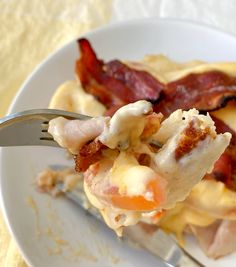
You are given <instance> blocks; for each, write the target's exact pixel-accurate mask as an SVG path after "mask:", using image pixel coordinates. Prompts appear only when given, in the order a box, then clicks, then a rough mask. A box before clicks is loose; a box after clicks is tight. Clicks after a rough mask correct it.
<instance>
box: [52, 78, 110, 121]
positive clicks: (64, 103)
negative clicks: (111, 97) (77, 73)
mask: <svg viewBox="0 0 236 267" xmlns="http://www.w3.org/2000/svg"><path fill="white" fill-rule="evenodd" d="M49 108H55V109H62V110H67V111H70V112H76V113H80V114H83V115H88V116H92V117H95V116H101V115H102V114H104V112H105V110H106V108H105V106H104V105H103V104H101V103H100V102H99V101H98V100H96V99H95V98H94V96H92V95H90V94H87V93H85V92H84V90H83V88H82V87H81V85H80V83H79V82H78V81H67V82H65V83H63V84H62V85H61V86H60V87H59V88H58V89H57V90H56V92H55V93H54V95H53V97H52V99H51V101H50V104H49Z"/></svg>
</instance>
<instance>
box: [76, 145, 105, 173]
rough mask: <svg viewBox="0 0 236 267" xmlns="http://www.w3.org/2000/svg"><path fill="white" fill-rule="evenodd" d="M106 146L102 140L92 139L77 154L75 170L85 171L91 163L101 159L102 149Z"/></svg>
mask: <svg viewBox="0 0 236 267" xmlns="http://www.w3.org/2000/svg"><path fill="white" fill-rule="evenodd" d="M104 147H105V145H104V144H102V143H101V142H100V141H92V142H90V143H88V144H86V145H84V146H83V147H82V148H81V149H80V152H79V154H78V155H76V156H75V170H76V171H77V172H85V171H86V170H87V169H88V167H89V166H90V165H92V164H94V163H95V162H97V161H99V160H100V159H101V157H102V154H101V149H102V148H104Z"/></svg>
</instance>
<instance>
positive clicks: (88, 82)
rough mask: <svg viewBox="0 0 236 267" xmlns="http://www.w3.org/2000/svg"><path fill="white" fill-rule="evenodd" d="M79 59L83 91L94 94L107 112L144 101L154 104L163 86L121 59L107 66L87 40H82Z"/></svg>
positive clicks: (79, 75) (146, 73) (79, 42)
mask: <svg viewBox="0 0 236 267" xmlns="http://www.w3.org/2000/svg"><path fill="white" fill-rule="evenodd" d="M78 45H79V49H80V55H81V56H80V58H79V59H78V60H77V62H76V74H77V75H78V77H79V79H80V82H81V84H82V86H83V88H84V90H85V91H86V92H88V93H90V94H92V95H94V96H95V97H96V98H97V99H98V100H99V101H100V102H101V103H103V104H104V105H105V106H106V107H107V108H108V109H112V110H113V112H115V111H116V110H117V109H118V108H119V107H121V106H123V105H125V104H128V103H132V102H136V101H138V100H141V99H145V100H149V101H151V102H155V101H157V100H158V99H159V97H160V93H161V91H162V90H163V88H164V85H163V84H162V83H161V82H159V81H158V80H157V79H155V78H154V77H153V76H152V75H151V74H149V73H148V72H146V71H139V70H135V69H132V68H130V67H128V66H126V65H125V64H123V63H122V62H120V61H119V60H113V61H110V62H108V63H104V62H103V61H102V60H99V59H98V58H97V56H96V54H95V52H94V50H93V48H92V46H91V45H90V43H89V41H88V40H86V39H79V40H78Z"/></svg>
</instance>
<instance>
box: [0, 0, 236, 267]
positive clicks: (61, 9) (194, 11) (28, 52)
mask: <svg viewBox="0 0 236 267" xmlns="http://www.w3.org/2000/svg"><path fill="white" fill-rule="evenodd" d="M235 14H236V1H235V0H218V1H215V0H41V1H39V0H0V36H1V40H0V62H1V64H0V117H2V116H4V115H5V114H6V112H7V109H8V108H9V105H10V103H11V101H12V99H13V98H14V96H15V94H16V93H17V91H18V90H19V88H20V87H21V85H22V83H23V82H24V80H25V79H26V78H27V76H28V75H29V74H30V73H31V72H32V71H33V69H34V68H35V67H36V66H37V65H38V64H39V63H40V62H41V61H42V60H44V59H45V58H46V57H47V56H48V55H49V54H50V53H52V52H54V51H56V50H57V49H59V48H60V47H62V46H63V45H64V44H66V43H67V42H69V41H71V40H73V39H75V38H77V37H79V36H81V35H83V33H85V32H87V31H90V30H91V29H94V28H97V27H101V26H104V25H106V24H109V23H114V22H117V21H125V20H131V19H135V18H148V17H155V18H178V19H183V20H191V21H195V22H199V23H205V24H207V25H211V26H214V27H217V28H219V29H221V30H224V31H227V32H229V33H232V34H236V18H235ZM0 266H2V267H16V266H17V267H23V266H26V264H25V263H24V261H23V259H22V257H21V255H20V254H19V252H18V249H17V248H16V245H15V243H14V241H13V240H12V239H11V237H10V235H9V233H8V231H7V229H6V226H5V224H4V222H3V219H2V215H1V213H0Z"/></svg>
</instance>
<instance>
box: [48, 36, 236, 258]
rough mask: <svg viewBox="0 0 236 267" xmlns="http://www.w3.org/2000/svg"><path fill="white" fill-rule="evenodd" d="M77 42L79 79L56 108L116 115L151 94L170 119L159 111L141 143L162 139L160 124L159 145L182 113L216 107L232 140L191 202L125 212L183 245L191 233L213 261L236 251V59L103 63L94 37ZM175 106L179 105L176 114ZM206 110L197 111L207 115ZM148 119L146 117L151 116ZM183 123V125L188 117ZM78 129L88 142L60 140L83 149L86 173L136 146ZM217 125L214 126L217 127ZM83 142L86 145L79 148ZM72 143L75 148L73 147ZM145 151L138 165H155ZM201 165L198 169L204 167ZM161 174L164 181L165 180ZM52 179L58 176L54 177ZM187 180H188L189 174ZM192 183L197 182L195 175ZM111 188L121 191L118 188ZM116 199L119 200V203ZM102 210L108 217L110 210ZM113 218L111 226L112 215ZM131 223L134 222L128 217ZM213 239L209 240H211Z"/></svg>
mask: <svg viewBox="0 0 236 267" xmlns="http://www.w3.org/2000/svg"><path fill="white" fill-rule="evenodd" d="M78 46H79V49H80V58H79V59H78V60H77V62H76V70H75V72H76V77H77V79H76V80H75V81H66V82H65V83H64V84H63V85H61V86H60V87H59V88H58V90H57V91H56V92H55V94H54V96H53V98H52V100H51V102H50V105H49V107H50V108H57V109H66V110H68V111H74V112H77V113H81V114H85V115H90V116H92V117H99V116H100V117H101V116H106V115H107V116H112V115H113V114H114V113H115V112H116V111H117V110H118V109H119V108H121V107H122V106H124V105H127V104H129V103H134V102H136V101H139V100H143V99H145V100H147V101H149V102H151V103H153V110H154V111H155V112H157V114H159V112H160V113H162V114H163V118H162V119H161V118H160V115H157V116H159V120H158V119H156V118H155V119H154V120H153V121H154V122H155V123H157V126H158V125H159V126H158V127H156V126H155V127H150V128H146V130H145V132H144V133H143V135H142V138H141V139H140V140H141V141H140V142H141V143H143V142H144V141H145V142H150V140H148V138H147V139H145V138H143V137H144V136H145V135H147V136H152V137H153V136H155V135H154V134H153V132H152V131H149V129H155V130H156V131H157V132H158V134H157V136H158V142H161V144H164V143H165V142H167V143H168V141H167V140H163V139H162V138H164V136H165V134H167V133H170V132H172V133H176V134H177V129H180V128H178V127H177V126H178V123H177V122H175V123H174V121H175V120H176V121H178V116H180V114H181V112H182V114H186V112H190V111H191V114H192V115H191V116H193V114H195V113H197V111H196V110H191V109H194V108H196V109H197V110H199V112H200V113H199V114H206V113H207V112H209V114H210V117H211V119H212V120H213V121H214V123H215V127H216V129H215V131H216V132H217V134H221V133H225V132H229V133H231V135H232V138H231V141H230V144H229V146H228V147H227V148H226V149H225V151H224V152H223V154H222V155H221V156H220V158H219V159H218V160H217V162H216V163H215V164H214V166H213V169H212V171H211V172H210V173H207V174H206V175H205V176H204V177H203V179H202V180H201V181H200V182H199V183H198V184H197V185H196V186H194V187H193V189H192V190H191V192H190V194H189V195H188V196H187V198H186V199H185V200H184V201H181V202H178V203H177V204H176V205H175V206H174V207H173V208H170V209H169V208H168V207H167V208H166V209H165V211H164V212H163V211H159V210H161V208H160V209H159V210H158V209H156V210H155V211H152V212H148V211H145V212H135V211H133V210H126V215H127V214H128V215H129V218H132V220H133V222H135V220H136V221H139V220H140V217H142V218H141V219H142V220H143V221H145V222H148V223H154V224H158V226H160V227H161V228H162V229H164V230H166V231H168V232H172V233H174V234H175V235H176V236H177V239H178V241H179V242H180V243H182V244H183V242H184V241H183V233H185V232H188V233H192V234H194V235H195V236H196V238H197V239H198V240H199V244H200V245H201V246H202V248H203V250H204V251H205V253H206V254H207V255H208V256H209V257H212V258H218V257H220V256H223V255H226V254H229V253H231V252H233V251H235V250H236V241H235V238H234V235H233V234H231V233H234V229H236V227H235V226H236V216H235V204H234V203H235V199H236V192H235V190H236V182H235V177H236V176H235V175H236V120H235V117H236V102H235V101H232V100H233V99H236V63H235V62H218V63H207V62H203V61H199V60H198V61H196V60H195V61H189V62H185V63H177V62H174V61H172V60H170V59H168V58H167V57H165V56H163V55H148V56H145V57H144V59H143V60H140V61H139V62H130V61H120V60H112V61H109V62H104V61H102V60H100V59H98V58H97V56H96V53H95V52H94V50H93V48H92V46H91V45H90V43H89V41H88V40H86V39H79V40H78ZM193 56H194V55H193ZM225 106H226V107H225ZM178 109H179V110H178ZM176 110H178V112H177V113H176ZM181 110H183V111H181ZM184 110H185V111H184ZM188 110H190V111H188ZM215 110H216V111H215ZM173 112H174V113H173ZM172 113H173V114H172ZM171 114H172V115H171ZM174 114H175V115H174ZM199 114H197V115H196V114H195V115H194V116H196V117H198V116H202V115H199ZM144 116H145V117H147V116H150V114H148V115H144ZM169 116H170V117H169ZM189 116H190V113H189ZM150 117H151V116H150ZM155 117H156V115H155ZM168 117H169V118H168ZM171 118H172V122H173V123H170V124H169V126H168V127H167V128H165V127H164V125H165V121H169V122H170V121H171ZM205 118H206V119H207V122H209V123H210V121H209V120H208V118H209V116H208V115H207V117H205ZM110 120H111V118H109V117H106V118H100V119H97V118H95V119H93V122H94V121H96V123H97V124H98V127H95V128H94V130H93V131H92V135H93V138H92V139H91V140H93V139H97V138H98V135H100V134H101V130H102V129H104V128H103V127H105V126H106V125H107V123H108V122H109V121H110ZM58 123H59V122H58ZM60 123H61V126H62V127H61V129H63V128H64V127H65V129H67V130H68V134H69V133H70V134H72V133H73V131H74V132H76V131H77V130H78V125H76V126H75V125H74V126H75V128H73V131H72V132H71V131H70V130H69V129H72V126H73V124H74V123H75V122H73V121H71V122H67V121H65V120H64V119H61V121H60ZM150 123H151V122H150ZM181 123H184V122H183V121H181ZM75 124H76V123H75ZM206 124H207V123H206ZM183 125H184V124H183ZM210 125H212V123H210ZM90 126H91V125H90ZM171 126H172V127H171ZM79 127H82V128H81V129H83V133H84V134H85V135H83V138H82V143H81V140H79V141H78V140H77V141H76V140H75V139H73V138H72V139H71V140H72V142H70V141H69V140H65V139H64V137H63V138H62V139H61V141H62V142H64V143H63V144H62V143H61V144H62V145H63V146H67V147H70V150H71V153H75V154H77V153H78V151H80V152H79V154H77V156H76V163H77V170H79V171H82V173H83V172H88V170H89V166H90V165H94V162H96V161H97V160H99V159H101V154H102V155H103V156H106V157H107V158H111V159H112V158H113V159H114V158H116V157H117V153H118V154H122V158H121V156H120V158H121V159H124V156H123V155H124V153H123V152H124V150H125V151H128V150H130V147H128V148H126V149H123V150H122V149H121V148H120V147H119V149H113V148H112V149H110V148H109V149H108V148H106V147H107V145H105V144H103V143H102V142H101V141H97V142H95V141H92V142H91V140H88V139H86V138H87V135H86V133H91V132H90V131H89V127H87V125H86V124H84V125H83V126H82V124H80V123H79ZM91 127H92V126H91ZM135 127H136V126H135ZM209 127H210V126H209ZM76 129H77V130H76ZM163 129H165V131H164V130H163ZM190 129H191V127H190ZM210 129H212V128H211V127H210ZM86 131H88V132H86ZM78 132H79V131H78ZM187 132H188V134H189V133H191V131H187ZM161 133H163V135H161ZM205 134H206V133H204V134H203V133H202V132H201V136H202V138H204V136H205ZM197 136H198V135H197ZM207 136H208V135H207ZM59 139H60V137H59ZM59 139H58V140H59ZM147 140H148V141H147ZM156 140H157V139H156ZM196 140H198V138H196ZM103 141H104V140H103ZM188 141H191V140H188V139H186V140H185V142H184V143H185V144H187V143H188ZM87 142H89V143H87ZM203 142H204V141H203ZM84 143H87V144H86V145H83V147H80V146H81V144H84ZM196 143H198V142H196ZM71 144H74V145H75V146H73V147H72V146H71ZM156 144H158V143H156ZM147 146H148V147H151V149H153V150H154V154H155V153H156V154H157V155H158V154H159V155H160V153H161V150H160V149H159V148H158V146H154V144H153V142H150V143H148V145H147ZM164 147H165V146H163V149H164ZM184 147H185V146H182V148H181V149H179V151H178V153H177V155H178V156H179V157H180V159H179V162H181V161H182V157H181V155H182V154H183V151H185V149H183V148H184ZM193 147H194V146H193ZM107 150H109V151H110V152H109V153H110V154H109V153H108V154H106V153H104V151H107ZM139 152H140V151H139ZM144 152H145V153H141V155H140V158H138V163H139V165H141V164H143V165H141V166H145V167H150V166H148V164H150V158H151V157H150V156H146V155H145V154H147V151H146V150H145V151H144ZM211 152H212V153H214V150H211ZM142 154H144V155H142ZM209 155H210V154H209ZM178 156H177V157H178ZM209 158H210V156H209ZM207 159H208V157H207ZM122 162H123V161H122V160H120V161H119V163H122ZM167 163H168V161H167ZM194 163H196V162H194ZM132 164H133V161H132ZM132 164H131V165H132ZM204 164H205V162H204V163H203V164H202V165H201V166H200V164H199V165H198V169H197V171H201V168H202V166H204ZM193 166H195V165H193ZM195 167H196V168H197V165H196V166H195ZM103 168H104V171H105V172H106V170H107V169H109V164H108V166H106V165H105V163H104V165H103ZM106 168H107V169H106ZM95 172H96V169H95V170H92V172H91V173H92V175H94V173H95ZM56 177H59V178H57V179H59V180H61V175H60V174H57V176H56ZM160 178H162V179H163V177H160ZM53 179H54V180H55V178H53ZM57 179H56V180H57ZM96 179H98V180H99V177H96ZM54 180H53V181H54ZM87 180H89V179H87ZM186 181H188V180H186V179H185V182H186ZM190 181H192V180H191V179H190ZM99 182H100V180H99ZM175 182H176V181H175ZM105 185H107V184H105ZM184 185H185V183H184ZM181 186H183V184H182V185H181ZM167 188H168V186H167V185H166V184H165V186H164V184H163V189H164V190H162V192H164V193H166V192H167V191H166V189H167ZM89 189H90V188H89ZM91 189H93V190H91ZM91 189H90V191H92V194H90V199H91V200H92V201H94V202H95V204H96V203H97V205H98V202H96V200H97V199H96V197H95V198H93V195H94V194H95V193H97V194H98V193H99V194H98V196H99V197H100V196H102V197H104V198H105V200H103V201H105V203H107V201H108V200H109V201H110V199H111V197H112V196H111V194H109V195H108V197H109V199H107V194H108V193H109V192H106V193H107V194H106V195H105V196H104V194H103V192H97V187H94V186H92V185H91ZM90 191H88V190H87V193H88V194H89V193H90ZM100 193H102V194H100ZM110 193H111V192H110ZM112 193H115V192H114V191H112ZM163 196H164V194H163ZM92 198H93V199H92ZM123 199H124V198H123ZM123 199H122V201H123ZM166 199H168V195H167V194H165V200H166ZM116 200H117V199H116ZM161 200H162V201H163V200H164V198H161ZM168 201H169V199H168ZM115 202H116V203H117V201H115ZM119 203H121V201H119ZM122 203H123V202H122ZM125 203H127V201H126V202H125ZM160 203H161V202H160ZM109 204H110V203H109ZM120 205H121V204H120ZM161 205H163V203H162V204H160V206H161ZM163 209H164V208H163ZM120 210H121V209H120V208H113V211H114V213H113V214H111V215H112V216H113V218H119V220H122V219H123V220H124V219H125V218H126V215H125V216H123V217H122V216H118V217H117V214H118V215H119V214H120V213H119V212H120ZM115 211H116V212H115ZM122 211H123V210H122ZM103 214H104V216H105V217H106V214H107V213H103ZM107 222H108V223H109V221H108V219H107ZM125 222H126V223H127V224H129V222H128V221H127V220H126V221H125ZM123 224H124V223H123ZM115 227H117V224H115ZM115 227H113V228H115ZM117 229H118V228H117ZM206 236H207V237H210V238H205V237H206ZM225 240H227V241H225ZM225 242H227V246H226V245H223V243H225Z"/></svg>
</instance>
